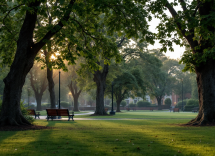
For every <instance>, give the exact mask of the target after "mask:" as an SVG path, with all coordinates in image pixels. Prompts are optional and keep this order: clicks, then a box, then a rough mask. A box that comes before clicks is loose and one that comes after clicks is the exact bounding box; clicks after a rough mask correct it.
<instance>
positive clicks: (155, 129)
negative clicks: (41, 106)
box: [0, 112, 215, 156]
mask: <svg viewBox="0 0 215 156" xmlns="http://www.w3.org/2000/svg"><path fill="white" fill-rule="evenodd" d="M133 113H134V114H135V112H132V114H133ZM136 113H137V114H138V113H139V112H136ZM142 113H145V112H142ZM151 113H152V112H151ZM157 113H158V114H159V113H160V112H157ZM155 114H156V112H155V113H154V115H155ZM175 114H176V113H175ZM179 114H181V116H182V115H184V114H183V113H179ZM188 121H189V120H188V119H178V120H176V119H174V120H173V119H159V120H158V119H149V120H105V121H104V120H103V121H102V120H96V121H95V120H88V121H78V120H76V121H74V122H73V121H45V120H36V121H35V124H37V125H43V126H52V127H55V129H51V130H50V129H49V130H31V131H14V132H10V131H5V132H2V131H1V132H0V155H4V156H5V155H16V156H17V155H20V156H25V155H31V156H37V155H38V156H39V155H42V156H50V155H56V156H57V155H62V156H63V155H80V156H85V155H87V156H91V155H93V156H94V155H99V156H100V155H101V156H103V155H104V156H112V155H116V156H117V155H119V156H121V155H122V156H142V155H146V156H174V155H177V156H185V155H187V156H194V155H195V156H198V155H200V156H213V155H215V149H214V146H215V133H214V131H215V127H207V126H205V127H181V126H178V125H176V124H179V123H186V122H188Z"/></svg>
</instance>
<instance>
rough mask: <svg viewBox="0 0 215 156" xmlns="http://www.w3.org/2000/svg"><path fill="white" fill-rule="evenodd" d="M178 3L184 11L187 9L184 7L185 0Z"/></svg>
mask: <svg viewBox="0 0 215 156" xmlns="http://www.w3.org/2000/svg"><path fill="white" fill-rule="evenodd" d="M180 4H181V7H182V9H183V11H184V12H185V11H187V7H186V3H185V1H184V0H180Z"/></svg>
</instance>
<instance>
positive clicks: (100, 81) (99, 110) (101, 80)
mask: <svg viewBox="0 0 215 156" xmlns="http://www.w3.org/2000/svg"><path fill="white" fill-rule="evenodd" d="M108 68H109V66H108V65H104V68H103V72H101V71H96V72H95V74H94V79H93V80H94V81H95V82H96V86H97V90H96V111H95V114H96V115H106V114H107V113H106V112H105V108H104V92H105V86H106V84H105V83H106V77H107V74H108Z"/></svg>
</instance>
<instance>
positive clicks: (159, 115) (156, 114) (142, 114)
mask: <svg viewBox="0 0 215 156" xmlns="http://www.w3.org/2000/svg"><path fill="white" fill-rule="evenodd" d="M196 116H197V113H191V112H179V113H178V112H174V113H173V112H169V111H148V110H145V111H122V112H116V115H113V116H90V115H78V116H74V118H133V119H135V118H153V119H163V118H166V119H170V118H180V119H185V118H186V119H190V118H195V117H196Z"/></svg>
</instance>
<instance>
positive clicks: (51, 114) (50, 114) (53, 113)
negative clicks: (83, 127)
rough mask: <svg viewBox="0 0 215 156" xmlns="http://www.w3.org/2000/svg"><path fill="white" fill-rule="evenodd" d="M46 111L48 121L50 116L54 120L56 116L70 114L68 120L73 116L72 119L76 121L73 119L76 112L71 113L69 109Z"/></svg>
mask: <svg viewBox="0 0 215 156" xmlns="http://www.w3.org/2000/svg"><path fill="white" fill-rule="evenodd" d="M46 112H47V121H48V120H49V119H50V118H51V119H52V120H53V119H54V117H56V116H68V121H69V120H70V118H72V121H74V120H73V116H74V114H69V110H68V109H46Z"/></svg>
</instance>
